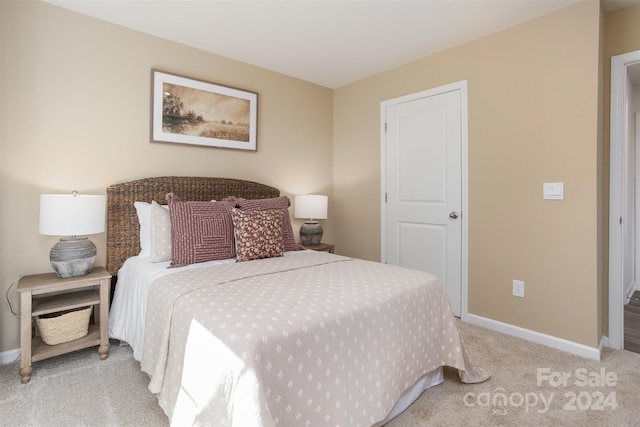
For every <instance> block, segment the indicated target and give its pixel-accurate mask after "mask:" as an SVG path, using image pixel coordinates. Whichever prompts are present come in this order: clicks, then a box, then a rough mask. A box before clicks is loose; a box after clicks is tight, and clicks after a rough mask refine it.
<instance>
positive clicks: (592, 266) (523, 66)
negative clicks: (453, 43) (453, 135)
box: [0, 1, 640, 351]
mask: <svg viewBox="0 0 640 427" xmlns="http://www.w3.org/2000/svg"><path fill="white" fill-rule="evenodd" d="M0 19H1V20H2V21H1V32H0V40H1V42H2V54H1V58H2V59H1V61H2V62H1V67H0V82H1V86H0V87H1V90H2V93H0V117H1V120H0V138H1V139H0V165H1V171H0V172H1V175H0V179H1V181H0V186H1V187H0V188H1V189H2V194H1V196H0V220H1V227H2V228H1V233H2V236H1V243H2V244H1V246H0V276H1V278H2V291H3V294H4V293H5V292H6V290H7V288H8V287H9V286H10V284H11V283H12V282H14V281H15V280H16V279H17V278H18V277H19V276H20V275H23V274H31V273H35V272H41V271H47V270H50V267H49V265H48V250H49V248H50V247H51V246H52V245H53V244H54V243H55V239H54V238H50V237H45V236H41V235H39V234H38V227H37V222H38V218H37V216H38V195H39V194H40V193H42V192H45V191H70V190H72V189H78V190H79V191H81V192H96V193H104V191H105V187H106V186H108V185H109V184H111V183H114V182H121V181H125V180H129V179H135V178H139V177H144V176H151V175H165V174H179V175H209V176H228V177H237V178H242V179H252V180H256V181H261V182H265V183H267V184H271V185H274V186H276V187H278V188H281V189H282V191H283V193H284V194H288V195H291V194H296V193H303V192H326V193H328V194H330V195H331V196H332V198H331V199H330V212H329V220H327V222H326V226H325V234H326V236H327V239H326V240H327V241H333V242H334V243H337V244H338V249H339V252H340V253H343V254H346V255H351V256H358V257H362V258H366V259H372V260H379V259H380V134H379V126H380V125H379V116H380V102H381V101H383V100H387V99H391V98H395V97H398V96H401V95H405V94H408V93H412V92H417V91H420V90H423V89H428V88H432V87H436V86H439V85H443V84H447V83H450V82H454V81H459V80H463V79H467V80H468V82H469V177H470V180H469V181H470V182H469V202H470V203H469V204H470V206H469V212H468V213H467V214H468V215H469V221H470V235H469V243H470V247H469V249H470V251H469V300H470V303H469V311H470V312H471V313H473V314H477V315H480V316H485V317H488V318H491V319H495V320H498V321H501V322H506V323H511V324H513V325H516V326H521V327H524V328H527V329H531V330H534V331H539V332H542V333H545V334H550V335H553V336H557V337H560V338H565V339H568V340H570V341H574V342H578V343H583V344H586V345H589V346H596V345H597V344H598V339H599V338H600V335H601V331H602V330H603V329H602V320H603V318H604V319H605V320H606V315H607V314H606V312H604V313H603V307H605V308H606V305H605V301H604V298H606V292H607V290H606V288H605V289H603V288H602V280H601V279H602V278H606V275H607V272H606V263H605V265H604V266H601V265H602V261H603V260H605V261H606V253H603V251H605V252H606V245H607V243H606V239H607V237H606V230H605V229H603V224H606V219H605V218H603V217H605V216H606V211H607V208H606V206H607V205H606V204H607V203H608V200H607V199H606V189H607V188H608V187H607V186H608V182H606V179H604V178H606V176H607V174H608V113H606V114H605V113H603V111H608V108H609V106H608V85H609V76H608V69H609V57H610V56H611V55H614V54H618V53H623V52H627V51H630V50H635V49H640V35H639V33H638V31H640V6H634V7H631V8H627V9H623V10H621V11H617V12H614V13H611V14H608V15H607V16H606V20H605V28H606V33H605V36H606V37H605V39H604V41H605V55H604V56H605V58H604V61H601V63H600V66H599V59H600V60H602V55H600V52H599V46H600V45H599V43H600V41H601V40H600V38H601V35H602V32H601V29H600V9H599V7H598V5H597V3H596V2H591V1H586V2H584V3H580V4H578V5H575V6H572V7H569V8H567V9H564V10H561V11H559V12H556V13H554V14H551V15H548V16H545V17H542V18H540V19H537V20H535V21H532V22H529V23H525V24H523V25H520V26H517V27H514V28H511V29H509V30H507V31H503V32H501V33H498V34H495V35H492V36H490V37H486V38H483V39H481V40H477V41H474V42H472V43H469V44H466V45H464V46H460V47H458V48H455V49H451V50H449V51H446V52H443V53H440V54H437V55H433V56H431V57H428V58H424V59H422V60H420V61H417V62H415V63H412V64H408V65H406V66H403V67H400V68H397V69H394V70H390V71H388V72H385V73H382V74H379V75H376V76H373V77H371V78H368V79H365V80H362V81H360V82H356V83H354V84H351V85H348V86H345V87H342V88H339V89H337V90H335V91H331V90H329V89H326V88H322V87H319V86H316V85H312V84H309V83H305V82H302V81H299V80H295V79H291V78H288V77H286V76H282V75H279V74H276V73H272V72H269V71H266V70H264V69H260V68H257V67H253V66H250V65H247V64H242V63H239V62H236V61H232V60H229V59H226V58H222V57H218V56H215V55H210V54H207V53H204V52H201V51H198V50H195V49H191V48H187V47H184V46H181V45H178V44H175V43H170V42H167V41H163V40H161V39H158V38H154V37H151V36H147V35H144V34H140V33H136V32H133V31H130V30H127V29H124V28H121V27H117V26H114V25H111V24H108V23H105V22H101V21H97V20H94V19H92V18H88V17H85V16H82V15H78V14H75V13H72V12H68V11H65V10H63V9H59V8H56V7H54V6H51V5H48V4H44V3H39V2H16V3H14V2H0ZM153 67H155V68H160V69H163V70H166V71H170V72H175V73H179V74H184V75H188V76H192V77H195V78H201V79H205V80H209V81H213V82H216V83H221V84H226V85H231V86H236V87H240V88H243V89H247V90H251V91H255V92H258V93H259V96H260V98H259V107H260V112H259V136H258V139H259V141H258V152H257V153H247V152H238V151H230V150H221V149H211V148H201V147H188V146H175V145H163V144H151V143H149V142H148V133H149V130H148V123H149V72H150V69H151V68H153ZM602 69H604V73H603V74H604V77H605V78H604V80H602V78H601V77H602V75H601V74H602V73H601V70H602ZM602 83H604V84H602ZM603 86H604V90H603ZM602 92H604V99H605V105H604V107H603V106H602V103H601V102H599V97H601V96H602ZM598 105H600V107H598ZM602 115H604V119H605V120H604V135H605V138H604V144H602V140H603V139H602V137H601V135H602V132H601V131H600V125H599V123H600V121H599V119H601V118H602ZM332 141H333V142H332ZM309 154H312V155H314V156H315V157H316V159H314V161H313V162H309V161H307V160H306V159H308V157H309ZM545 181H563V182H565V185H566V199H565V200H564V201H562V202H549V201H543V200H542V196H541V187H542V183H543V182H545ZM603 206H604V207H605V208H603ZM297 224H299V223H297ZM297 224H296V225H297ZM296 228H297V227H296ZM92 240H94V241H95V242H96V243H97V244H98V251H99V259H98V262H100V263H102V262H104V235H98V236H94V237H93V238H92ZM513 279H520V280H524V281H525V282H526V293H527V296H526V298H524V299H517V298H514V297H512V296H511V281H512V280H513ZM11 295H12V301H14V304H15V303H16V302H17V299H16V298H15V295H14V294H13V293H12V294H11ZM3 296H4V295H3ZM0 311H1V321H2V328H1V333H2V336H1V340H0V351H6V350H10V349H14V348H17V347H18V345H19V343H18V326H17V325H18V321H17V319H15V318H14V317H13V316H12V315H11V314H10V313H9V310H8V306H7V304H6V301H5V300H4V298H3V301H2V309H1V310H0ZM604 331H605V332H606V327H605V328H604Z"/></svg>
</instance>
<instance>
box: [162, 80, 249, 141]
mask: <svg viewBox="0 0 640 427" xmlns="http://www.w3.org/2000/svg"><path fill="white" fill-rule="evenodd" d="M257 130H258V94H257V93H254V92H247V91H244V90H240V89H236V88H232V87H228V86H222V85H218V84H214V83H210V82H206V81H202V80H195V79H191V78H188V77H183V76H179V75H176V74H170V73H167V72H164V71H159V70H155V69H154V70H151V141H152V142H173V143H178V144H191V145H204V146H209V147H223V148H234V149H239V150H251V151H256V149H257Z"/></svg>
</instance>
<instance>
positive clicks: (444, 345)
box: [141, 251, 489, 426]
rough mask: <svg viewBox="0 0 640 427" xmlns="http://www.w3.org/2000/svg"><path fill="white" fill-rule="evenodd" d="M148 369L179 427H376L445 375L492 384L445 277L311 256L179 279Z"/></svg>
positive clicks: (153, 311)
mask: <svg viewBox="0 0 640 427" xmlns="http://www.w3.org/2000/svg"><path fill="white" fill-rule="evenodd" d="M145 330H146V335H145V340H144V352H143V356H142V362H141V364H142V370H143V371H145V372H147V373H148V374H149V375H150V377H151V382H150V385H149V389H150V390H151V391H152V392H153V393H157V394H158V400H159V404H160V406H161V407H162V408H163V409H164V411H165V412H166V413H167V415H168V417H169V419H170V420H171V423H172V424H174V425H216V426H218V425H220V426H221V425H238V426H246V425H251V426H272V425H284V426H292V425H300V426H303V425H309V426H325V425H349V426H355V425H372V424H374V423H376V422H378V421H381V420H383V419H384V418H385V416H386V415H387V414H388V413H389V411H390V410H391V409H392V408H393V406H394V405H395V403H396V401H397V400H398V399H399V397H400V396H401V395H402V393H403V392H404V391H405V390H406V389H407V388H409V387H411V386H412V385H413V384H414V383H415V382H416V381H418V380H419V379H420V378H421V377H422V376H423V375H425V374H426V373H429V372H431V371H433V370H434V369H437V368H439V367H442V366H450V367H453V368H456V369H458V371H459V375H460V378H461V380H462V381H463V382H467V383H474V382H480V381H484V380H485V379H487V378H488V376H489V374H488V373H487V372H485V371H484V370H483V369H481V368H477V367H474V365H473V363H472V362H471V360H470V359H469V357H468V355H467V352H466V350H465V347H464V344H463V342H462V339H461V337H460V335H459V333H458V329H457V326H456V321H455V318H454V316H453V314H452V311H451V309H450V306H449V302H448V300H447V297H446V293H445V291H444V289H443V288H442V286H441V285H440V284H439V283H438V280H437V278H436V277H435V276H433V275H430V274H428V273H424V272H420V271H415V270H408V269H404V268H401V267H396V266H391V265H384V264H380V263H375V262H369V261H363V260H357V259H351V258H346V257H341V256H338V255H333V254H328V253H324V252H314V251H306V252H302V253H297V254H295V255H292V256H285V257H280V258H271V259H262V260H255V261H248V262H242V263H236V264H227V265H218V266H212V267H204V268H201V269H193V270H186V271H180V272H176V273H175V274H171V275H169V276H165V277H162V278H160V279H158V280H156V281H155V282H154V283H153V285H152V288H151V290H150V293H149V300H148V303H147V315H146V322H145Z"/></svg>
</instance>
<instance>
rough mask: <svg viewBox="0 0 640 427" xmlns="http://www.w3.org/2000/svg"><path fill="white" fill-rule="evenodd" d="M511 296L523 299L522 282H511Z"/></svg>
mask: <svg viewBox="0 0 640 427" xmlns="http://www.w3.org/2000/svg"><path fill="white" fill-rule="evenodd" d="M513 296H516V297H521V298H524V282H523V281H522V280H514V281H513Z"/></svg>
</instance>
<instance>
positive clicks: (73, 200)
mask: <svg viewBox="0 0 640 427" xmlns="http://www.w3.org/2000/svg"><path fill="white" fill-rule="evenodd" d="M105 206H106V196H100V195H79V194H41V195H40V234H46V235H51V236H86V235H88V234H96V233H102V232H103V231H104V223H105Z"/></svg>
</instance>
